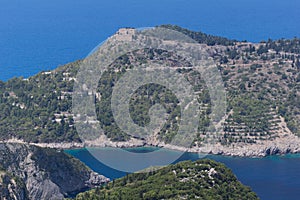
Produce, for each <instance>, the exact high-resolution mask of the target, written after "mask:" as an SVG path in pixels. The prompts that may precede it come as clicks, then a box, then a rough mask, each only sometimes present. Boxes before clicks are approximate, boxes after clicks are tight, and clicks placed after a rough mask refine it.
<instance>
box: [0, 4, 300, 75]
mask: <svg viewBox="0 0 300 200" xmlns="http://www.w3.org/2000/svg"><path fill="white" fill-rule="evenodd" d="M160 24H177V25H180V26H182V27H185V28H189V29H192V30H195V31H200V30H201V31H203V32H205V33H209V34H213V35H219V36H224V37H228V38H233V39H238V40H248V41H253V42H258V41H261V40H267V39H268V38H273V39H278V38H282V37H283V38H293V37H295V36H297V37H300V1H299V0H263V1H262V0H151V1H150V0H122V1H120V0H109V1H108V0H105V1H104V0H51V1H41V0H26V1H25V0H1V1H0V80H7V79H9V78H12V77H14V76H24V77H28V76H31V75H33V74H35V73H37V72H39V71H41V70H49V69H54V68H56V67H57V66H59V65H62V64H65V63H67V62H72V61H74V60H77V59H81V58H84V57H85V56H86V55H88V53H89V52H90V51H91V50H92V49H93V48H94V47H95V46H97V44H99V43H100V42H102V41H103V40H105V39H106V38H107V37H109V36H110V35H112V34H113V33H115V32H116V31H117V30H118V29H119V28H121V27H149V26H155V25H160Z"/></svg>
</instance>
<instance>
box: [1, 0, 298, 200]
mask: <svg viewBox="0 0 300 200" xmlns="http://www.w3.org/2000/svg"><path fill="white" fill-rule="evenodd" d="M160 24H176V25H179V26H182V27H185V28H188V29H191V30H195V31H203V32H205V33H208V34H212V35H219V36H224V37H228V38H231V39H238V40H248V41H252V42H259V41H261V40H267V39H268V38H272V39H279V38H293V37H295V36H296V37H300V1H299V0H263V1H262V0H188V1H187V0H151V1H150V0H123V1H120V0H109V1H108V0H106V1H104V0H51V1H41V0H26V1H24V0H1V2H0V80H3V81H6V80H8V79H10V78H12V77H15V76H23V77H28V76H31V75H34V74H36V73H38V72H40V71H46V70H50V69H54V68H56V67H57V66H59V65H63V64H65V63H68V62H72V61H75V60H78V59H82V58H84V57H85V56H86V55H88V54H89V52H90V51H91V50H92V49H93V48H94V47H95V46H97V45H98V44H99V43H101V42H102V41H104V40H105V39H106V38H107V37H109V36H110V35H112V34H114V33H115V32H116V31H117V30H118V29H119V28H121V27H150V26H156V25H160ZM99 151H101V150H99ZM134 151H135V150H134ZM136 151H141V150H140V149H139V150H136ZM68 153H70V154H72V155H74V156H76V157H78V158H79V159H80V160H82V161H83V162H85V163H86V164H87V165H88V166H90V167H91V168H92V169H94V170H96V171H98V172H100V173H101V174H104V175H106V176H108V177H110V178H117V177H121V176H123V175H124V173H122V172H118V171H114V170H113V169H110V168H108V167H107V166H105V165H103V164H101V163H99V162H98V161H97V160H95V159H94V158H93V157H92V156H91V155H90V154H89V153H88V151H86V150H84V149H80V150H71V151H68ZM197 158H198V155H197V154H191V153H188V154H185V155H184V156H183V157H181V160H186V159H190V160H195V159H197ZM211 158H213V159H215V160H217V161H221V162H223V163H225V164H226V165H227V166H228V167H230V168H232V170H233V172H234V173H235V174H236V175H237V176H238V178H239V179H240V180H241V181H242V182H243V183H244V184H246V185H249V186H251V187H252V188H253V190H254V191H255V192H257V193H258V195H259V196H260V197H261V199H281V200H282V199H299V197H300V158H299V156H294V155H293V156H285V157H276V156H275V157H268V158H262V159H249V158H232V157H222V156H211ZM112 159H113V158H112Z"/></svg>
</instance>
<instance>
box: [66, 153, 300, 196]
mask: <svg viewBox="0 0 300 200" xmlns="http://www.w3.org/2000/svg"><path fill="white" fill-rule="evenodd" d="M92 150H93V153H95V151H97V152H98V153H99V154H101V153H103V152H104V153H105V152H106V151H107V150H106V149H104V148H98V149H92ZM149 150H150V151H152V150H153V148H150V149H149V148H135V149H130V151H133V152H136V153H145V152H147V151H149ZM167 151H168V153H169V154H170V155H171V154H174V153H178V152H176V151H171V150H167ZM66 152H67V153H69V154H70V155H73V156H75V157H76V158H78V159H80V160H81V161H83V162H84V163H85V164H86V165H88V166H89V167H90V168H91V169H93V170H95V171H96V172H99V173H100V174H103V175H105V176H107V177H109V178H111V179H115V178H119V177H122V176H125V175H126V173H125V172H121V171H117V170H114V169H112V168H110V167H108V166H106V165H104V164H103V163H101V162H99V161H98V160H97V159H95V158H94V157H93V156H92V155H91V154H90V153H89V151H88V150H87V149H74V150H66ZM164 156H165V155H164ZM205 158H210V159H213V160H216V161H218V162H222V163H224V164H225V165H226V166H227V167H229V168H231V170H232V171H233V172H234V174H235V175H236V176H237V178H238V179H239V180H240V181H241V182H242V183H243V184H245V185H248V186H250V187H251V188H252V190H253V191H254V192H256V193H257V194H258V196H259V197H260V199H262V200H294V199H299V197H300V155H296V154H295V155H286V156H270V157H265V158H238V157H227V156H217V155H209V156H207V157H205ZM111 159H112V160H114V159H115V158H114V157H111ZM159 159H161V160H162V162H163V157H162V158H159V157H158V158H156V160H159ZM197 159H199V155H198V154H196V153H184V154H183V155H182V156H181V157H180V158H179V159H178V160H176V161H175V162H174V163H176V162H179V161H183V160H193V161H194V160H197ZM114 162H117V161H115V160H114ZM120 164H122V163H120ZM134 164H135V165H137V166H139V165H143V164H142V163H134Z"/></svg>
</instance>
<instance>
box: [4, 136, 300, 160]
mask: <svg viewBox="0 0 300 200" xmlns="http://www.w3.org/2000/svg"><path fill="white" fill-rule="evenodd" d="M0 143H21V144H28V145H34V146H38V147H44V148H54V149H80V148H89V147H94V148H105V147H112V148H136V147H147V146H149V147H163V148H166V149H169V150H176V151H184V152H192V153H200V154H211V155H224V156H236V157H253V158H254V157H265V156H270V155H285V154H297V153H300V139H299V138H298V137H297V136H295V135H292V134H286V135H285V136H284V137H282V138H275V139H273V140H270V141H259V142H257V143H254V144H249V143H234V144H232V145H228V146H225V145H221V144H220V143H215V144H211V145H207V146H205V147H195V146H194V147H192V148H185V147H180V146H175V145H170V144H165V143H164V142H159V141H156V140H155V141H153V140H152V141H151V140H150V141H145V140H139V139H135V138H132V139H130V140H129V141H120V142H114V141H110V140H109V139H107V138H105V139H104V138H99V139H98V140H93V141H85V142H84V143H79V142H69V143H68V142H64V143H27V142H24V141H23V140H19V139H15V138H12V139H9V140H6V141H0Z"/></svg>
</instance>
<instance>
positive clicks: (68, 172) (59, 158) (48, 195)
mask: <svg viewBox="0 0 300 200" xmlns="http://www.w3.org/2000/svg"><path fill="white" fill-rule="evenodd" d="M0 165H1V167H2V173H0V177H1V178H0V188H1V190H0V197H1V199H37V200H41V199H49V200H51V199H55V200H57V199H63V198H64V197H68V196H70V195H74V194H76V193H78V192H80V191H83V190H86V189H89V188H93V187H95V186H98V185H101V184H103V183H105V182H107V181H109V179H107V178H105V177H104V176H102V175H99V174H97V173H95V172H93V171H92V170H90V169H89V168H87V167H86V166H85V165H84V164H83V163H81V162H80V161H79V160H77V159H75V158H73V157H71V156H69V155H67V154H65V153H64V152H60V151H57V150H55V149H47V148H40V147H36V146H30V145H26V144H16V143H0Z"/></svg>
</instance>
